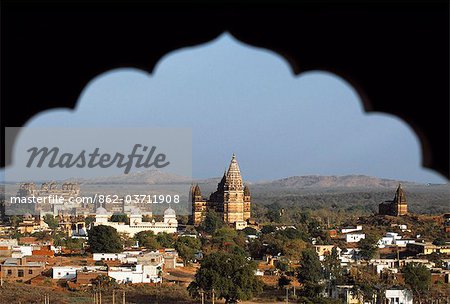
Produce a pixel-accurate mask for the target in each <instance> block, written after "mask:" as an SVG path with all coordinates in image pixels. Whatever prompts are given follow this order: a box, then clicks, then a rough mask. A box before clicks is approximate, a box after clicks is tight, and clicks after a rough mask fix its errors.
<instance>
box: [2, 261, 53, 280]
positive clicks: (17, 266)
mask: <svg viewBox="0 0 450 304" xmlns="http://www.w3.org/2000/svg"><path fill="white" fill-rule="evenodd" d="M44 270H45V264H44V263H40V262H27V259H26V258H25V257H23V258H9V259H6V260H5V261H4V262H3V264H1V265H0V271H1V277H2V279H3V280H14V281H16V280H21V281H23V282H26V281H28V280H30V279H32V278H34V277H37V276H38V275H40V274H41V273H42V272H43V271H44Z"/></svg>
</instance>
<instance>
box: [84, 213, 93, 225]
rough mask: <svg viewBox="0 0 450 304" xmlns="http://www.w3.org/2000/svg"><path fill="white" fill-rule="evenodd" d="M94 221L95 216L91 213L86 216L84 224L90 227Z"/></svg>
mask: <svg viewBox="0 0 450 304" xmlns="http://www.w3.org/2000/svg"><path fill="white" fill-rule="evenodd" d="M93 222H95V216H92V215H89V216H86V217H85V218H84V224H85V225H86V227H89V225H91V224H92V223H93Z"/></svg>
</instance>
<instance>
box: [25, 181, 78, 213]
mask: <svg viewBox="0 0 450 304" xmlns="http://www.w3.org/2000/svg"><path fill="white" fill-rule="evenodd" d="M79 195H80V186H79V185H78V184H77V183H70V182H65V183H63V184H61V186H60V187H58V183H56V182H47V183H43V184H42V185H41V187H40V188H39V187H37V186H36V184H35V183H22V184H20V186H19V190H18V191H17V196H18V197H40V198H42V199H43V202H44V203H41V204H35V205H34V207H35V209H34V212H33V213H34V214H40V217H43V216H44V215H45V214H53V215H55V216H56V215H58V214H59V213H61V212H66V211H69V210H72V209H73V208H77V207H81V204H80V203H76V202H75V201H74V200H73V199H74V198H76V197H78V196H79ZM55 198H59V199H58V200H56V199H55ZM70 198H72V201H70V200H69V199H70Z"/></svg>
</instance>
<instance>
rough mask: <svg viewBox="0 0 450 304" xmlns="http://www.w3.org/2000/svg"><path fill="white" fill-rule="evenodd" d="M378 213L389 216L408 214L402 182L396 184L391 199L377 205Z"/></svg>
mask: <svg viewBox="0 0 450 304" xmlns="http://www.w3.org/2000/svg"><path fill="white" fill-rule="evenodd" d="M378 214H380V215H391V216H401V215H406V214H408V203H407V202H406V195H405V192H404V191H403V188H402V184H399V185H398V188H397V191H396V192H395V196H394V199H393V200H392V201H385V202H383V203H381V204H379V205H378Z"/></svg>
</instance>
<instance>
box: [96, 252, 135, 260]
mask: <svg viewBox="0 0 450 304" xmlns="http://www.w3.org/2000/svg"><path fill="white" fill-rule="evenodd" d="M126 256H127V255H126V254H125V253H94V254H93V260H94V261H123V260H124V259H125V258H126Z"/></svg>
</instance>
